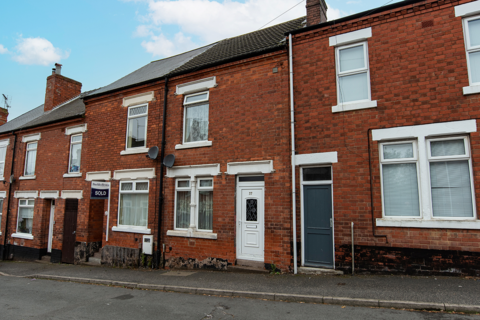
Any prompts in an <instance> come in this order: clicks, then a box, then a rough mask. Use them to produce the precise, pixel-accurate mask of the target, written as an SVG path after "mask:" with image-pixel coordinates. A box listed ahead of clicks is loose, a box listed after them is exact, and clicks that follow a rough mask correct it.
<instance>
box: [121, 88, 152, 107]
mask: <svg viewBox="0 0 480 320" xmlns="http://www.w3.org/2000/svg"><path fill="white" fill-rule="evenodd" d="M153 98H154V95H153V91H150V92H145V93H140V94H136V95H134V96H130V97H126V98H123V104H122V106H124V107H129V106H134V105H137V104H142V103H147V102H150V101H152V100H153Z"/></svg>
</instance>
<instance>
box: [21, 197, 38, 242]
mask: <svg viewBox="0 0 480 320" xmlns="http://www.w3.org/2000/svg"><path fill="white" fill-rule="evenodd" d="M34 206H35V199H20V200H19V201H18V217H17V233H23V234H30V235H31V234H32V228H33V208H34Z"/></svg>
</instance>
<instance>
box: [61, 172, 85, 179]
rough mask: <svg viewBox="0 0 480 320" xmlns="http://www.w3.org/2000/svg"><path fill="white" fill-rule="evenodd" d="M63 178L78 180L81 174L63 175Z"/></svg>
mask: <svg viewBox="0 0 480 320" xmlns="http://www.w3.org/2000/svg"><path fill="white" fill-rule="evenodd" d="M63 177H64V178H79V177H82V173H81V172H78V173H65V174H64V175H63Z"/></svg>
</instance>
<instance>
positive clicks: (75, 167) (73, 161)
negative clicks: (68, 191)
mask: <svg viewBox="0 0 480 320" xmlns="http://www.w3.org/2000/svg"><path fill="white" fill-rule="evenodd" d="M81 157H82V135H81V134H79V135H75V136H72V137H71V138H70V159H69V162H68V173H79V172H80V159H81Z"/></svg>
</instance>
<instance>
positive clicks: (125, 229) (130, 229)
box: [112, 227, 152, 234]
mask: <svg viewBox="0 0 480 320" xmlns="http://www.w3.org/2000/svg"><path fill="white" fill-rule="evenodd" d="M112 231H116V232H129V233H141V234H151V233H152V230H151V229H143V228H142V229H140V228H138V229H137V228H133V227H112Z"/></svg>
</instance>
